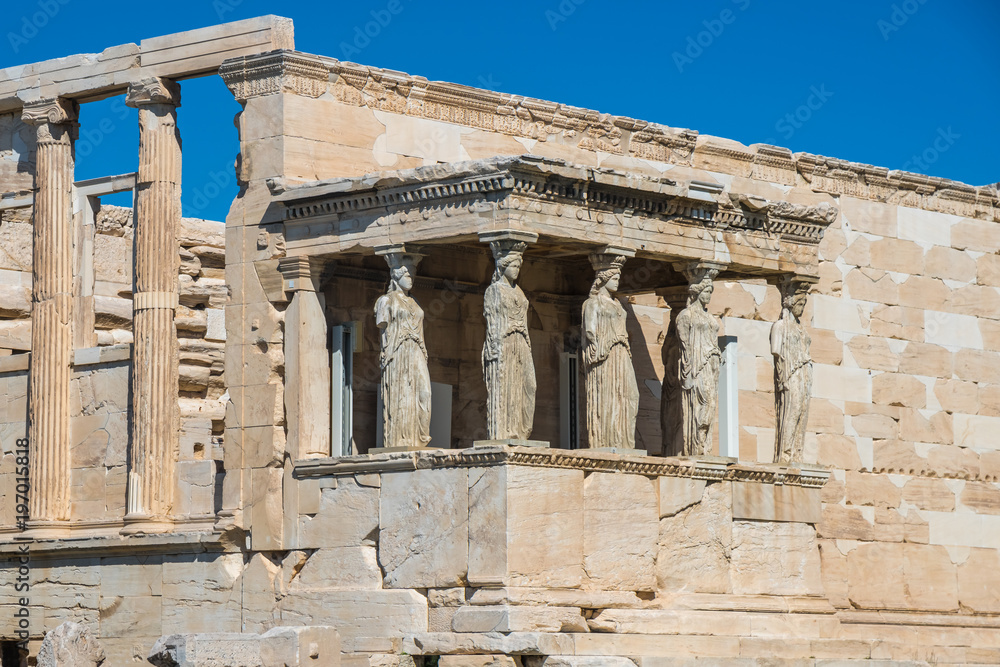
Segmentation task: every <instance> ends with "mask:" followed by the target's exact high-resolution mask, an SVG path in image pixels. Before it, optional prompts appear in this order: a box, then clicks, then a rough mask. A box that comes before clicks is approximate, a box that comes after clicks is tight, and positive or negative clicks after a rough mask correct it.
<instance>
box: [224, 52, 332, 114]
mask: <svg viewBox="0 0 1000 667" xmlns="http://www.w3.org/2000/svg"><path fill="white" fill-rule="evenodd" d="M219 76H221V77H222V80H223V81H224V82H225V84H226V86H227V87H228V88H229V92H231V93H232V94H233V96H234V97H235V98H236V99H237V100H238V101H239V102H246V101H247V100H248V99H250V98H253V97H261V96H263V95H274V94H276V93H292V94H295V95H303V96H305V97H319V96H320V95H322V94H323V93H324V92H326V88H327V81H328V79H329V76H330V74H329V69H328V67H327V66H326V65H325V64H324V63H323V61H322V60H321V59H319V58H316V57H315V56H309V55H306V54H302V53H297V52H294V51H287V50H280V51H271V52H269V53H262V54H259V55H254V56H242V57H240V58H234V59H232V60H227V61H226V62H224V63H223V64H222V66H221V67H220V68H219Z"/></svg>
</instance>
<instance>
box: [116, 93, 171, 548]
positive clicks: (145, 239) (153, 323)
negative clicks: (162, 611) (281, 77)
mask: <svg viewBox="0 0 1000 667" xmlns="http://www.w3.org/2000/svg"><path fill="white" fill-rule="evenodd" d="M125 103H126V104H128V105H129V106H132V107H136V108H138V109H139V172H138V178H137V179H136V194H135V218H134V219H135V245H134V250H133V272H134V276H135V278H134V280H135V283H134V294H133V300H132V334H133V337H134V340H135V343H134V352H133V357H132V443H131V445H132V449H131V457H130V469H129V478H128V487H129V488H128V514H127V515H126V517H125V520H126V523H129V524H133V523H138V524H141V527H138V526H137V527H135V529H139V530H143V531H150V530H153V531H163V530H169V529H170V525H171V522H170V514H171V512H172V510H173V495H174V468H175V461H176V458H177V456H176V450H177V431H178V428H179V426H180V415H179V412H178V405H177V381H178V369H177V329H176V327H175V326H174V310H175V309H176V307H177V272H178V269H179V266H178V263H179V256H178V252H177V228H178V226H179V225H180V219H181V140H180V134H179V133H178V131H177V107H178V106H179V105H180V87H179V86H178V85H177V84H176V83H174V82H173V81H168V80H166V79H158V78H151V79H143V80H142V81H139V82H137V83H133V84H132V85H130V86H129V90H128V97H127V98H126V102H125ZM129 530H131V529H129Z"/></svg>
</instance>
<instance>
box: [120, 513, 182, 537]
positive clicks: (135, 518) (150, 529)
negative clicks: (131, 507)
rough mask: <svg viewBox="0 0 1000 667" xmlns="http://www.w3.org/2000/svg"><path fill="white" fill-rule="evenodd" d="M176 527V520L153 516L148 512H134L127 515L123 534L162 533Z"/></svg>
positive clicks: (122, 530)
mask: <svg viewBox="0 0 1000 667" xmlns="http://www.w3.org/2000/svg"><path fill="white" fill-rule="evenodd" d="M173 529H174V522H173V521H171V520H170V519H167V518H164V517H153V516H149V515H148V514H139V513H137V512H136V513H132V514H126V515H125V527H124V528H122V529H121V534H122V535H139V534H147V535H153V534H161V533H169V532H171V531H172V530H173Z"/></svg>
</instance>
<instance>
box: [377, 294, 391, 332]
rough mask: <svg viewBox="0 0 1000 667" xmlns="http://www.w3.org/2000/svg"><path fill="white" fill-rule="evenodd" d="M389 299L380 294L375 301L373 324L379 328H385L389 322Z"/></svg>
mask: <svg viewBox="0 0 1000 667" xmlns="http://www.w3.org/2000/svg"><path fill="white" fill-rule="evenodd" d="M389 317H390V314H389V299H388V297H384V296H380V297H379V298H378V301H376V302H375V324H376V325H377V326H378V328H379V329H385V328H386V326H388V324H389Z"/></svg>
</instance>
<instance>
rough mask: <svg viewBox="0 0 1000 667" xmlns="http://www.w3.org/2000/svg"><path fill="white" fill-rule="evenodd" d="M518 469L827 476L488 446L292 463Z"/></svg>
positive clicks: (299, 468) (774, 480)
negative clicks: (522, 467) (524, 467)
mask: <svg viewBox="0 0 1000 667" xmlns="http://www.w3.org/2000/svg"><path fill="white" fill-rule="evenodd" d="M498 465H517V466H530V467H542V468H563V469H575V470H583V471H587V472H622V473H631V474H636V475H647V476H658V477H687V478H691V479H704V480H708V481H747V482H759V483H762V484H789V485H793V486H804V487H821V486H823V484H825V483H826V480H827V479H828V478H829V477H830V472H829V470H828V469H826V468H825V467H823V466H816V465H807V464H795V465H791V466H790V465H782V464H772V463H739V462H736V461H734V460H732V459H726V458H720V457H653V456H642V455H637V454H632V453H621V452H619V453H615V452H604V451H601V450H598V449H582V450H568V449H547V448H542V447H511V446H506V445H490V446H480V447H472V448H470V449H462V450H455V449H424V450H418V451H409V452H380V453H376V454H361V455H357V456H345V457H339V458H325V459H302V460H298V461H296V463H295V468H294V474H295V477H297V478H299V479H303V478H312V477H340V476H346V475H355V474H366V473H381V472H399V471H406V470H422V469H426V468H468V467H489V466H498Z"/></svg>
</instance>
